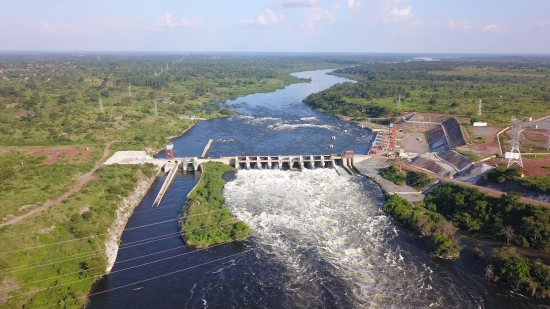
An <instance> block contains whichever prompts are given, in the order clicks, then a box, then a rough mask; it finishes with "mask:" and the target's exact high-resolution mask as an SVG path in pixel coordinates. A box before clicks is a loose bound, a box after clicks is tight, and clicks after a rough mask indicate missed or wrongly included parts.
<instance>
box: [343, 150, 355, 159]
mask: <svg viewBox="0 0 550 309" xmlns="http://www.w3.org/2000/svg"><path fill="white" fill-rule="evenodd" d="M354 155H355V153H354V152H353V150H346V151H344V158H353V156H354Z"/></svg>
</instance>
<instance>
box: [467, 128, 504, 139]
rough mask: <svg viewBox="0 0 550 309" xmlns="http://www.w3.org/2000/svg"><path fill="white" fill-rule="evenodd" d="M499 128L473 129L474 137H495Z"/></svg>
mask: <svg viewBox="0 0 550 309" xmlns="http://www.w3.org/2000/svg"><path fill="white" fill-rule="evenodd" d="M498 131H499V130H498V128H495V127H473V129H472V132H473V133H474V135H477V136H482V137H491V138H492V137H494V136H495V135H496V134H497V133H498Z"/></svg>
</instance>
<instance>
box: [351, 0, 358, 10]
mask: <svg viewBox="0 0 550 309" xmlns="http://www.w3.org/2000/svg"><path fill="white" fill-rule="evenodd" d="M359 5H361V2H357V3H355V0H348V8H353V9H356V8H358V7H359Z"/></svg>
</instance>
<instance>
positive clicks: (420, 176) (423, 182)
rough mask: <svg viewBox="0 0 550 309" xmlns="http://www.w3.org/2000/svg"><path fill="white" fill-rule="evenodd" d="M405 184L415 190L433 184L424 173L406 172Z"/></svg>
mask: <svg viewBox="0 0 550 309" xmlns="http://www.w3.org/2000/svg"><path fill="white" fill-rule="evenodd" d="M405 182H406V183H407V185H408V186H411V187H413V188H415V189H416V190H421V189H423V188H424V187H426V186H427V185H429V184H430V183H432V182H433V179H432V178H430V177H429V176H428V175H427V174H426V173H422V172H415V171H407V176H406V177H405Z"/></svg>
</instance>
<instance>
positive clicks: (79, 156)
mask: <svg viewBox="0 0 550 309" xmlns="http://www.w3.org/2000/svg"><path fill="white" fill-rule="evenodd" d="M10 150H18V151H23V152H26V153H29V154H31V155H32V156H34V157H35V158H38V157H41V156H46V157H47V158H46V159H45V160H44V162H42V163H43V164H52V163H57V162H66V161H69V162H71V163H83V162H85V161H86V159H87V158H88V155H89V154H90V151H89V150H86V149H85V148H83V149H81V150H79V149H74V148H61V147H60V148H49V147H19V146H8V147H0V152H5V151H10Z"/></svg>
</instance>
